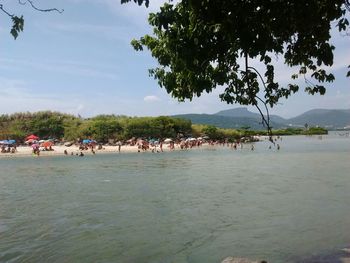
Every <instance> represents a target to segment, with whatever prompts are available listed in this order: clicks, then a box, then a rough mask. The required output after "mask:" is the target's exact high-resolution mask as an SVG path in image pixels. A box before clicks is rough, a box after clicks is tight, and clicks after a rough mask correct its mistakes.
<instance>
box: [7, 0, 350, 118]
mask: <svg viewBox="0 0 350 263" xmlns="http://www.w3.org/2000/svg"><path fill="white" fill-rule="evenodd" d="M22 2H24V0H22ZM163 2H164V0H153V1H152V0H151V3H150V7H149V8H145V7H144V6H141V7H139V6H137V5H136V4H134V3H128V4H123V5H122V4H120V0H36V1H34V3H35V4H36V5H37V6H38V7H40V8H52V7H55V8H57V9H64V12H63V13H62V14H59V13H57V12H50V13H41V12H36V11H34V10H33V9H32V8H31V7H30V5H29V4H28V3H27V4H26V5H20V4H18V1H14V0H0V4H3V6H4V8H6V10H7V11H8V12H9V13H14V14H16V15H23V16H24V19H25V27H24V31H23V32H22V33H20V35H19V37H18V38H17V40H14V39H13V37H12V36H11V35H10V34H9V31H10V29H11V21H10V19H9V17H8V16H6V15H5V14H3V13H0V114H5V113H6V114H9V113H14V112H27V111H30V112H35V111H42V110H52V111H60V112H65V113H70V114H74V115H78V114H79V115H81V116H83V117H91V116H96V115H98V114H116V115H128V116H159V115H174V114H184V113H207V114H213V113H216V112H218V111H220V110H224V109H231V108H236V107H240V105H237V104H233V105H232V104H229V105H228V104H226V103H225V102H221V101H220V99H219V94H220V92H221V91H222V88H221V87H218V88H217V89H216V90H214V92H212V93H211V94H204V95H202V96H201V97H199V98H194V99H193V100H192V101H191V102H189V101H187V102H181V103H180V102H178V101H177V100H176V99H174V98H172V97H171V95H169V94H167V93H166V91H165V90H164V89H161V88H160V87H159V86H158V83H157V81H156V80H154V79H153V78H152V77H150V76H149V75H148V69H149V68H152V67H155V66H156V65H157V62H156V60H155V59H154V58H152V57H151V55H150V52H148V51H147V50H146V51H144V52H136V51H135V50H134V49H133V48H132V46H131V45H130V41H131V40H132V39H133V38H139V37H141V36H143V35H145V34H148V33H151V30H152V29H151V27H150V26H149V25H148V23H147V17H148V13H149V12H154V11H157V10H158V8H159V6H160V5H161V3H163ZM332 43H333V44H334V45H335V46H336V50H335V60H334V65H333V67H332V68H331V72H332V73H333V74H334V75H335V76H336V81H335V82H333V83H331V84H327V87H328V88H327V92H326V95H324V96H320V95H314V96H311V95H307V94H306V93H305V92H303V91H300V92H299V93H298V94H296V95H293V96H292V97H290V98H289V99H288V100H281V103H280V104H278V105H277V106H275V107H274V108H273V109H271V110H270V112H271V113H273V114H278V115H280V116H282V117H285V118H290V117H294V116H297V115H299V114H301V113H303V112H305V111H307V110H310V109H314V108H327V109H349V108H350V78H346V77H345V76H346V72H347V69H346V67H347V65H349V64H350V37H344V36H342V35H340V34H339V33H338V32H337V31H336V30H334V31H333V32H332ZM277 65H278V66H277V69H276V70H277V72H276V75H277V76H278V79H279V81H280V83H281V84H285V83H288V80H289V78H290V75H291V74H292V72H294V71H292V70H291V69H288V68H287V67H286V66H284V65H283V63H282V59H280V60H278V59H277ZM256 66H257V67H259V66H258V65H256ZM302 84H303V83H302ZM302 90H303V89H302ZM248 109H249V110H251V111H254V112H256V110H255V109H254V108H252V107H249V108H248Z"/></svg>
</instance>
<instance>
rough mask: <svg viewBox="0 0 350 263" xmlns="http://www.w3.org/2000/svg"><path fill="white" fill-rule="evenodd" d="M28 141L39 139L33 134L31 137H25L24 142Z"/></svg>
mask: <svg viewBox="0 0 350 263" xmlns="http://www.w3.org/2000/svg"><path fill="white" fill-rule="evenodd" d="M28 140H39V137H38V136H36V135H34V134H31V135H29V136H27V137H26V141H28Z"/></svg>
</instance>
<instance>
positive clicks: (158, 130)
mask: <svg viewBox="0 0 350 263" xmlns="http://www.w3.org/2000/svg"><path fill="white" fill-rule="evenodd" d="M326 133H327V131H326V130H325V129H323V128H315V127H314V128H313V127H311V128H308V129H292V128H288V129H284V130H274V131H273V134H275V135H299V134H307V135H308V134H310V135H312V134H326ZM29 134H35V135H37V136H39V137H40V138H41V139H58V140H64V141H77V140H82V139H87V138H89V139H94V140H96V141H98V142H101V143H107V142H116V141H126V140H128V139H130V138H133V137H135V138H144V139H152V138H155V139H165V138H181V137H199V136H205V137H207V138H208V139H211V140H228V141H231V142H233V141H235V140H239V139H241V138H242V137H251V136H254V135H266V134H267V131H266V130H265V131H252V130H249V127H242V128H241V129H237V130H235V129H222V128H217V127H215V126H212V125H200V124H192V123H191V121H190V120H186V119H181V118H174V117H167V116H158V117H128V116H122V115H98V116H95V117H92V118H82V117H80V116H74V115H71V114H65V113H60V112H51V111H41V112H35V113H29V112H27V113H14V114H10V115H6V114H4V115H0V140H5V139H14V140H17V141H18V142H23V141H24V138H25V137H26V136H28V135H29Z"/></svg>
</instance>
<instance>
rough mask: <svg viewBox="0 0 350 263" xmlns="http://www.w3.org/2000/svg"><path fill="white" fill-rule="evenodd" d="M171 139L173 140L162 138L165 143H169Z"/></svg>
mask: <svg viewBox="0 0 350 263" xmlns="http://www.w3.org/2000/svg"><path fill="white" fill-rule="evenodd" d="M172 141H173V140H172V139H170V138H167V139H165V140H164V142H165V143H170V142H172Z"/></svg>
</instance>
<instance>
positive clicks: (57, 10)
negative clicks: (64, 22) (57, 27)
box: [18, 0, 64, 14]
mask: <svg viewBox="0 0 350 263" xmlns="http://www.w3.org/2000/svg"><path fill="white" fill-rule="evenodd" d="M18 3H20V4H21V5H25V4H26V3H29V4H30V5H31V7H32V8H33V9H34V10H36V11H39V12H53V11H56V12H58V13H60V14H62V13H63V12H64V9H61V10H59V9H57V8H48V9H42V8H38V7H37V6H36V5H35V4H34V3H33V1H32V0H24V1H21V0H18Z"/></svg>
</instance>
